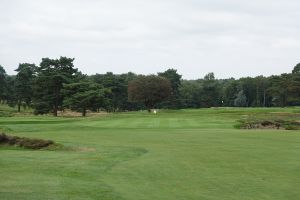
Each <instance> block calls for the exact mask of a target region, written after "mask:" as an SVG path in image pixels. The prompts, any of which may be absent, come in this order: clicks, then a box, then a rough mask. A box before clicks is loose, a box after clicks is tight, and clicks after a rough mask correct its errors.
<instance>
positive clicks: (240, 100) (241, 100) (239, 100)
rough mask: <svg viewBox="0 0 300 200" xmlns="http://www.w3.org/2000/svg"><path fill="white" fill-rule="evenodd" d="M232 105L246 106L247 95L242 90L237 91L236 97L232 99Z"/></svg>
mask: <svg viewBox="0 0 300 200" xmlns="http://www.w3.org/2000/svg"><path fill="white" fill-rule="evenodd" d="M234 106H237V107H246V106H247V97H246V95H245V94H244V91H243V90H241V91H239V93H238V94H237V97H236V98H235V100H234Z"/></svg>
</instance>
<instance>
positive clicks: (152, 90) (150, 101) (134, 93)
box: [128, 75, 172, 110]
mask: <svg viewBox="0 0 300 200" xmlns="http://www.w3.org/2000/svg"><path fill="white" fill-rule="evenodd" d="M171 92H172V87H171V83H170V81H169V80H168V79H167V78H164V77H161V76H155V75H150V76H139V77H138V78H136V79H135V80H132V81H130V82H129V84H128V99H129V101H132V102H142V103H143V104H144V105H145V106H146V107H147V109H148V110H150V109H151V108H154V106H155V105H156V104H158V103H160V102H162V101H163V100H166V99H167V98H168V97H170V95H171Z"/></svg>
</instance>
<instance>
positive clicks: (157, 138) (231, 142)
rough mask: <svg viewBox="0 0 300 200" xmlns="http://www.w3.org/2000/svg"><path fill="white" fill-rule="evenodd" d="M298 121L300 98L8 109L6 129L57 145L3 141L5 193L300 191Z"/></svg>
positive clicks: (270, 196) (129, 199)
mask: <svg viewBox="0 0 300 200" xmlns="http://www.w3.org/2000/svg"><path fill="white" fill-rule="evenodd" d="M5 113H10V111H9V110H8V111H6V112H5ZM253 121H255V122H256V123H258V122H259V123H260V124H262V125H260V126H242V125H241V123H244V124H251V123H253ZM250 122H251V123H250ZM299 122H300V108H299V107H293V108H292V107H291V108H207V109H182V110H158V112H157V114H153V113H148V112H147V111H137V112H121V113H114V114H110V113H103V114H102V115H93V116H87V117H85V118H84V117H52V116H33V115H29V114H26V115H24V116H23V115H21V114H20V115H14V114H13V113H10V114H6V115H4V114H3V117H0V133H5V134H6V135H9V136H16V137H18V138H31V139H40V140H45V141H48V140H49V141H53V142H55V144H58V145H60V147H61V148H57V149H55V148H54V149H26V148H22V147H19V146H13V145H0V155H1V156H0V178H1V181H0V199H1V200H40V199H47V200H63V199H64V200H69V199H72V200H94V199H97V200H98V199H100V200H299V199H300V190H299V188H300V131H299V130H298V128H299V127H298V123H299ZM264 124H266V126H264ZM272 124H275V125H276V126H271V125H272ZM278 124H279V125H278Z"/></svg>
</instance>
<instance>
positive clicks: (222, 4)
mask: <svg viewBox="0 0 300 200" xmlns="http://www.w3.org/2000/svg"><path fill="white" fill-rule="evenodd" d="M0 8H1V11H2V12H1V13H0V23H1V26H0V37H1V38H2V39H1V40H0V64H1V65H3V66H5V68H6V69H7V71H8V73H10V74H12V73H14V71H13V70H14V69H15V68H16V67H17V65H18V63H20V62H35V63H39V62H40V59H41V58H42V57H58V56H60V55H63V56H70V57H75V58H76V61H75V64H76V65H77V66H78V67H79V68H80V70H82V71H83V72H84V73H87V74H92V73H96V72H98V73H105V72H106V71H113V72H115V73H123V72H128V71H133V72H136V73H145V74H148V73H156V72H158V71H163V70H165V69H167V68H169V67H173V68H177V69H178V71H179V72H180V73H182V74H183V75H184V78H199V77H203V76H204V74H205V73H208V72H210V71H214V72H215V73H216V75H217V76H218V77H221V78H225V77H231V76H234V77H241V76H255V75H260V74H263V75H270V74H280V73H283V72H288V71H291V69H292V67H293V66H294V65H295V64H296V63H297V62H300V61H299V60H300V58H299V55H298V52H299V50H300V42H299V41H300V27H299V26H300V23H299V20H298V19H299V18H300V14H299V12H298V10H299V8H300V2H298V1H296V0H288V1H284V0H252V1H246V0H152V1H145V0H126V1H122V0H40V1H35V0H0Z"/></svg>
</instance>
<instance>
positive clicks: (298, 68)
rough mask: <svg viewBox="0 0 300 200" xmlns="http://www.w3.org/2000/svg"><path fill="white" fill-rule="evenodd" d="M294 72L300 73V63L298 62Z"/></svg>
mask: <svg viewBox="0 0 300 200" xmlns="http://www.w3.org/2000/svg"><path fill="white" fill-rule="evenodd" d="M292 73H293V74H297V73H300V63H299V64H297V65H296V66H295V67H294V69H293V71H292Z"/></svg>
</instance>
